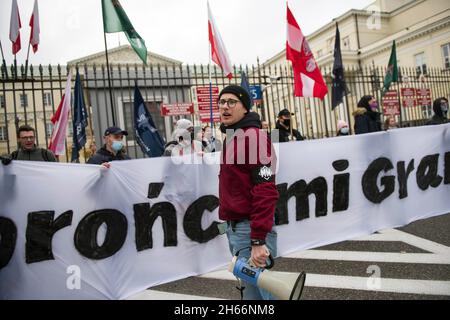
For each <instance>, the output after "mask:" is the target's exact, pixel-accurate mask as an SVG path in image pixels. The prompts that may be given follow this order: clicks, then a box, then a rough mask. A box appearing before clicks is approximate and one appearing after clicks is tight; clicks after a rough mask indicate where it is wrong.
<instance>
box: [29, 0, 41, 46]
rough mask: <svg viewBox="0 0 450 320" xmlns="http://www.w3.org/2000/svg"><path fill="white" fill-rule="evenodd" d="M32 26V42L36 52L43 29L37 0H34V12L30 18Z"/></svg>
mask: <svg viewBox="0 0 450 320" xmlns="http://www.w3.org/2000/svg"><path fill="white" fill-rule="evenodd" d="M30 27H31V34H30V44H31V45H32V46H33V52H34V53H36V51H37V50H38V45H39V33H40V32H41V29H40V27H39V10H38V2H37V0H34V8H33V14H32V15H31V19H30Z"/></svg>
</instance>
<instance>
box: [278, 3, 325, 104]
mask: <svg viewBox="0 0 450 320" xmlns="http://www.w3.org/2000/svg"><path fill="white" fill-rule="evenodd" d="M286 59H287V60H290V61H292V69H293V71H294V86H295V90H294V91H295V92H294V94H295V96H296V97H317V98H320V99H322V100H323V98H324V97H325V95H326V94H327V93H328V88H327V86H326V84H325V81H324V80H323V77H322V73H321V72H320V69H319V66H318V65H317V63H316V60H315V59H314V55H313V54H312V52H311V49H310V48H309V44H308V41H306V38H305V37H304V36H303V33H302V30H301V29H300V27H299V26H298V24H297V21H296V20H295V18H294V16H293V14H292V12H291V10H289V6H288V7H287V41H286Z"/></svg>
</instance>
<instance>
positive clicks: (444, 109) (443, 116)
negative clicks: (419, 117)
mask: <svg viewBox="0 0 450 320" xmlns="http://www.w3.org/2000/svg"><path fill="white" fill-rule="evenodd" d="M433 112H434V115H433V117H432V118H431V119H430V120H428V122H427V125H435V124H443V123H448V122H449V120H448V118H447V114H448V100H447V99H446V98H444V97H442V98H439V99H436V100H434V102H433Z"/></svg>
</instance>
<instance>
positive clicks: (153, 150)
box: [134, 84, 164, 158]
mask: <svg viewBox="0 0 450 320" xmlns="http://www.w3.org/2000/svg"><path fill="white" fill-rule="evenodd" d="M134 132H135V134H136V141H137V142H138V144H139V146H140V147H141V149H142V152H144V153H145V154H146V155H148V156H149V157H151V158H153V157H160V156H161V155H162V154H163V153H164V141H163V139H162V138H161V135H160V134H159V132H158V130H157V129H156V126H155V123H154V122H153V118H152V116H151V114H150V112H148V110H147V108H146V106H145V103H144V99H143V98H142V95H141V92H140V91H139V88H138V87H137V84H136V86H135V87H134Z"/></svg>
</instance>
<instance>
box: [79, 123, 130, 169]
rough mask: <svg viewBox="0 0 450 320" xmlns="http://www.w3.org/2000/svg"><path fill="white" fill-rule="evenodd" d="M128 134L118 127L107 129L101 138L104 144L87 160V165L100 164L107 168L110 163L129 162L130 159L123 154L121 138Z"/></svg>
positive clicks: (123, 148)
mask: <svg viewBox="0 0 450 320" xmlns="http://www.w3.org/2000/svg"><path fill="white" fill-rule="evenodd" d="M127 135H128V132H127V131H125V130H122V129H120V128H119V127H109V128H108V129H106V131H105V134H104V136H103V140H104V142H105V144H104V145H103V147H101V149H100V150H98V151H97V152H96V153H95V154H94V155H93V156H92V157H90V158H89V160H88V162H87V163H89V164H101V165H102V166H104V167H106V168H109V167H110V162H111V161H116V160H130V159H131V158H130V157H129V156H128V155H127V154H126V153H125V151H124V150H125V145H124V143H123V136H127Z"/></svg>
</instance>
